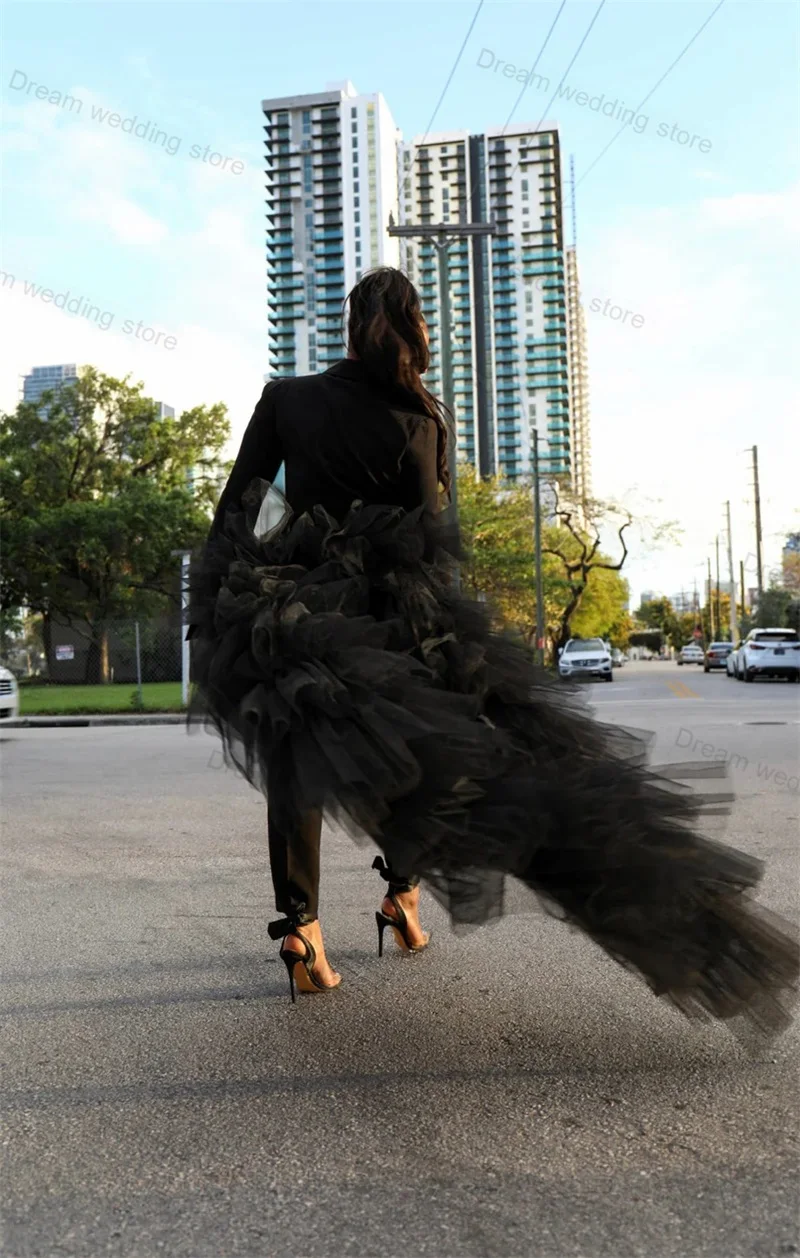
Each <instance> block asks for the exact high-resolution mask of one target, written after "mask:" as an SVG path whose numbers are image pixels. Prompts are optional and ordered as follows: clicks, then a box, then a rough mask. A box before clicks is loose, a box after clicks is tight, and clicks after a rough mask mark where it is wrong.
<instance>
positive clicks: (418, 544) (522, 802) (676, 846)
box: [191, 268, 798, 1030]
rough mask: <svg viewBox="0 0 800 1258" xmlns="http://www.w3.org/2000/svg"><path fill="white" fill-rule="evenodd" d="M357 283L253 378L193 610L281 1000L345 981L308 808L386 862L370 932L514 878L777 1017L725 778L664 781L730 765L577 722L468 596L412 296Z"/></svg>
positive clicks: (463, 913) (627, 958)
mask: <svg viewBox="0 0 800 1258" xmlns="http://www.w3.org/2000/svg"><path fill="white" fill-rule="evenodd" d="M349 302H350V314H349V325H348V333H349V352H348V358H347V360H346V361H344V362H341V363H338V364H337V365H336V366H334V367H332V368H330V369H329V370H328V371H326V372H325V373H323V374H322V375H320V376H312V377H304V378H300V379H292V380H277V381H272V382H271V383H270V384H268V385H267V387H266V388H265V390H264V393H263V395H262V398H261V401H260V402H259V404H258V406H257V408H256V411H255V414H254V415H253V418H252V420H251V422H250V425H249V427H248V429H247V432H246V434H245V437H244V440H243V442H242V447H241V450H240V453H239V457H238V458H237V460H236V464H235V466H234V469H233V472H232V474H231V477H230V480H229V481H228V484H227V486H226V488H225V491H224V493H223V495H222V498H221V500H220V503H219V507H218V510H217V513H216V516H215V520H214V524H213V526H212V530H211V535H210V538H209V541H208V544H207V546H206V549H205V552H204V556H203V559H202V562H201V563H200V564H199V565H198V569H197V572H196V576H195V579H194V598H193V607H192V611H191V620H192V624H193V629H192V634H193V638H194V643H195V651H194V667H195V676H196V680H197V700H196V711H197V712H198V713H200V714H202V715H205V716H207V717H210V719H211V721H212V722H213V723H214V725H215V726H216V728H217V729H218V730H219V732H220V733H221V735H222V737H223V740H224V743H225V747H226V749H227V752H228V754H229V756H230V758H231V759H232V760H233V762H234V763H235V764H236V765H237V766H238V767H239V768H240V769H241V770H242V772H243V773H244V774H245V775H246V776H247V778H248V779H249V781H250V782H251V783H253V784H254V785H256V786H258V787H259V788H260V789H262V790H264V791H265V792H266V793H267V794H268V799H269V846H270V861H271V867H272V876H273V881H274V885H275V896H276V902H277V907H278V910H279V912H281V913H283V914H284V915H285V916H284V919H283V920H282V921H281V922H277V923H273V924H272V925H271V926H270V928H269V930H270V934H271V936H272V937H273V938H276V939H277V938H280V939H282V940H283V943H282V947H281V955H282V957H283V959H284V961H285V963H286V967H287V971H288V974H289V981H290V990H291V994H292V999H294V987H295V982H297V985H298V986H299V987H300V988H301V990H307V991H323V990H327V989H329V988H332V987H334V986H336V985H337V984H338V982H339V976H338V975H337V974H336V973H335V972H334V971H333V970H332V969H331V967H330V965H329V963H328V961H327V958H326V956H325V951H324V946H323V941H322V934H321V929H320V925H319V920H318V889H319V844H320V825H321V817H322V814H323V812H325V813H328V814H329V815H332V816H335V817H337V818H338V819H339V820H341V821H343V822H344V823H346V824H348V825H349V826H350V828H351V829H352V830H353V831H354V832H355V834H356V835H360V836H367V837H368V838H369V839H370V840H372V841H373V842H374V843H376V844H377V845H378V846H379V847H380V848H381V850H382V852H383V856H384V857H385V858H386V862H384V860H383V859H382V858H381V857H378V858H377V859H376V861H375V866H376V867H377V868H378V869H379V870H380V872H381V874H382V876H383V877H384V878H386V879H387V881H388V889H387V896H386V898H385V899H384V900H383V903H382V906H381V909H380V910H379V911H378V913H377V914H376V917H377V923H378V931H379V947H380V946H382V942H383V932H384V929H385V928H387V927H389V928H391V929H392V930H393V931H394V933H395V936H396V938H397V940H398V942H399V943H400V944H401V945H402V946H403V947H405V948H407V949H409V950H411V951H419V950H421V949H422V948H424V947H425V946H426V944H427V942H428V937H427V935H426V934H425V933H424V932H423V931H422V929H421V926H420V923H419V917H418V895H419V889H418V884H419V881H420V879H422V880H423V881H424V882H425V884H426V885H427V886H428V887H429V888H430V889H431V890H432V891H433V893H434V894H435V895H436V896H437V897H438V898H439V899H440V900H441V901H442V903H444V904H445V905H446V907H447V908H448V909H449V912H450V915H451V918H452V920H453V921H454V922H456V923H472V924H477V923H481V922H485V921H486V920H488V919H489V918H490V917H492V916H496V915H497V914H498V913H499V912H500V911H501V910H502V904H503V887H504V884H505V882H506V880H507V876H508V875H512V876H513V877H515V878H516V879H517V880H519V881H520V882H522V883H523V884H524V885H525V886H527V887H528V888H530V889H531V890H532V891H534V892H536V893H537V895H538V896H539V897H540V898H541V899H542V900H543V901H544V902H545V904H546V905H548V906H549V907H551V908H553V909H554V910H555V911H557V912H558V913H559V915H561V916H562V917H564V918H566V919H567V920H568V921H569V922H571V923H573V924H575V925H577V926H580V927H581V928H582V929H583V930H584V931H586V932H587V933H588V934H589V935H590V936H591V937H592V938H593V939H594V940H595V941H596V942H597V943H599V944H600V945H601V946H602V947H603V948H604V949H605V950H606V951H607V952H608V953H609V954H610V955H611V956H613V957H614V958H615V959H616V960H618V961H619V962H621V963H622V964H623V965H625V966H627V967H628V968H631V969H634V970H636V971H637V972H638V973H639V974H640V975H641V976H642V977H643V978H644V979H645V980H646V981H647V982H648V983H649V985H650V986H651V987H652V988H653V990H654V991H655V992H657V993H658V994H661V995H664V996H665V997H666V998H668V999H669V1000H671V1001H672V1002H673V1003H674V1004H676V1005H677V1006H678V1007H679V1008H681V1009H682V1010H683V1011H684V1012H685V1013H687V1014H701V1013H708V1012H711V1013H712V1014H714V1015H716V1016H719V1017H725V1018H730V1017H733V1016H735V1015H737V1014H746V1015H748V1016H749V1018H750V1019H751V1020H752V1021H754V1022H756V1024H757V1025H759V1026H761V1027H762V1028H764V1029H769V1030H775V1029H778V1028H780V1027H781V1026H783V1025H785V1021H786V1012H785V1008H786V1001H785V999H784V995H785V993H787V992H788V991H789V990H790V989H791V988H792V987H793V985H794V983H795V981H796V977H797V970H798V957H797V949H796V945H795V943H794V940H793V938H792V936H791V933H790V932H789V930H788V928H787V927H786V926H785V925H784V924H782V923H776V922H772V921H770V919H768V917H767V915H766V914H765V913H764V912H763V910H759V909H757V908H756V906H754V905H753V904H752V903H751V902H750V901H749V900H748V899H747V894H746V893H747V892H748V890H749V889H750V888H751V887H753V886H754V885H755V884H756V883H757V882H758V880H759V878H760V872H761V871H760V867H759V864H758V862H757V861H755V860H753V859H752V858H751V857H749V856H747V855H745V854H743V853H741V852H737V851H735V850H733V849H730V848H725V847H722V846H720V845H718V844H715V843H712V842H711V841H709V840H708V839H706V838H704V837H702V836H701V835H700V834H698V833H696V832H695V830H694V829H693V828H692V826H693V823H694V822H695V821H696V820H697V819H698V817H699V816H700V815H701V814H702V813H703V812H704V811H710V812H714V811H717V812H718V811H720V808H721V801H722V799H723V797H722V796H719V795H718V796H716V797H711V798H710V799H708V800H703V799H701V798H700V797H699V796H697V795H694V796H691V795H689V794H687V793H686V792H685V791H684V790H683V789H682V788H680V787H678V785H677V778H678V777H680V776H681V774H682V775H683V776H686V777H693V776H697V775H698V772H702V773H704V774H705V775H707V776H716V775H718V774H719V773H722V772H724V769H723V768H722V767H721V766H718V765H707V766H703V767H701V766H698V765H690V766H687V765H684V766H672V767H671V771H670V772H671V776H668V774H667V770H666V769H665V768H662V771H661V773H660V774H656V773H654V772H653V771H652V770H649V769H647V768H646V766H645V747H644V743H643V742H642V740H641V739H640V738H637V737H636V736H634V735H632V734H631V733H630V732H626V731H623V730H621V729H615V728H612V727H605V726H601V725H600V724H598V723H597V722H595V721H593V720H592V719H591V718H590V717H589V716H588V715H587V714H586V713H585V712H584V711H583V710H582V708H581V706H579V702H578V700H577V698H575V697H573V696H567V697H565V695H564V692H563V689H559V688H558V684H557V683H555V682H552V681H551V680H550V678H549V677H548V675H546V674H544V673H543V672H541V671H540V670H538V669H537V668H536V667H535V665H534V663H533V661H532V658H531V656H530V653H529V652H528V651H527V650H526V649H525V648H524V646H523V645H522V644H520V643H519V642H517V641H516V639H515V638H514V637H513V636H512V635H510V634H508V633H506V632H498V631H495V629H494V627H493V624H492V618H491V612H490V611H489V610H488V609H487V607H486V606H485V605H484V604H476V603H473V602H471V601H470V600H469V599H467V598H465V597H463V596H462V595H461V594H459V592H458V587H457V582H456V581H455V580H454V577H455V575H456V572H457V567H456V558H457V554H458V542H457V532H456V528H455V523H454V521H453V519H452V516H451V513H450V512H449V511H444V512H439V506H440V495H441V494H443V493H446V492H447V490H448V486H449V478H448V470H447V458H446V451H447V429H446V424H445V421H444V417H443V413H442V409H441V408H440V406H439V405H438V404H437V402H436V401H435V400H434V399H433V398H432V396H431V395H430V394H429V393H428V392H427V390H426V389H425V388H424V386H423V384H422V380H421V376H422V374H423V373H424V371H425V370H426V369H427V366H428V361H429V358H428V345H427V330H426V327H425V323H424V320H423V318H422V314H421V309H420V304H419V299H418V297H417V294H416V292H415V290H414V288H413V286H412V285H411V283H410V282H409V281H408V280H407V279H406V278H405V276H403V275H402V273H401V272H399V271H395V270H392V269H390V268H381V269H379V270H377V271H373V272H371V273H369V274H368V275H366V276H365V277H364V278H363V279H362V280H361V282H360V283H359V284H358V285H357V286H356V288H355V289H354V290H353V292H352V293H351V295H350V299H349ZM282 463H283V464H285V470H286V499H287V502H288V507H286V508H285V510H282V509H281V508H282V507H283V504H282V503H280V504H279V509H278V514H277V518H275V516H274V507H275V500H276V497H277V496H276V495H275V491H274V490H270V488H269V482H270V481H271V480H272V479H273V478H274V477H275V475H276V474H277V472H278V469H279V467H280V466H281V464H282ZM271 510H272V511H273V518H272V519H270V511H271Z"/></svg>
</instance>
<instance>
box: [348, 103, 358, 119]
mask: <svg viewBox="0 0 800 1258" xmlns="http://www.w3.org/2000/svg"><path fill="white" fill-rule="evenodd" d="M357 114H358V105H352V106H351V108H350V117H351V118H355V117H356V115H357Z"/></svg>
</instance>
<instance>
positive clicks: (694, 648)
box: [678, 642, 706, 668]
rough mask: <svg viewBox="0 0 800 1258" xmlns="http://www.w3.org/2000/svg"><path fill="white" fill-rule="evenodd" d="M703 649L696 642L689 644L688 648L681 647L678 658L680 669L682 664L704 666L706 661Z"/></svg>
mask: <svg viewBox="0 0 800 1258" xmlns="http://www.w3.org/2000/svg"><path fill="white" fill-rule="evenodd" d="M705 658H706V657H705V655H704V654H703V648H702V647H700V646H698V645H697V643H696V642H688V643H687V644H686V646H682V647H681V653H680V655H679V656H678V667H679V668H680V666H681V664H702V663H703V662H704V661H705Z"/></svg>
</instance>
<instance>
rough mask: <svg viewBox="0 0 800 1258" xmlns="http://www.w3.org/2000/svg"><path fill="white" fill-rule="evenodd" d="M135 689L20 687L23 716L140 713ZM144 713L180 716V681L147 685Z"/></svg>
mask: <svg viewBox="0 0 800 1258" xmlns="http://www.w3.org/2000/svg"><path fill="white" fill-rule="evenodd" d="M136 695H137V691H136V686H128V685H117V684H116V683H115V684H114V685H111V686H20V689H19V711H20V716H65V715H74V716H88V715H91V714H93V713H96V712H131V713H132V712H137V711H139V708H138V707H136V706H134V705H135V702H136ZM142 697H143V699H144V710H145V711H147V712H180V711H182V705H181V683H180V682H179V681H156V682H145V684H144V685H143V686H142Z"/></svg>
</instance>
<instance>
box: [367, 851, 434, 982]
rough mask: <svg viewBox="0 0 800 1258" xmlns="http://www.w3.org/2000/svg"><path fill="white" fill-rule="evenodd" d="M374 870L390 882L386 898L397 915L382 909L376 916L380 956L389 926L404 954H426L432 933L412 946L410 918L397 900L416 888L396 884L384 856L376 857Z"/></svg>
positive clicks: (405, 883)
mask: <svg viewBox="0 0 800 1258" xmlns="http://www.w3.org/2000/svg"><path fill="white" fill-rule="evenodd" d="M372 868H373V869H377V870H378V873H379V874H380V876H381V878H383V880H384V882H388V884H389V887H388V890H387V892H386V898H387V899H388V900H391V903H392V908H393V909H394V911H395V913H396V914H397V917H390V916H389V914H388V913H384V912H383V911H382V910H381V909H378V911H377V912H376V914H375V921H376V922H377V925H378V956H379V957H382V956H383V932H384V931H385V930H386V927H387V926H390V927H391V928H392V930H393V931H394V937H395V939H396V940H397V943H398V946H399V947H400V948H402V949H403V951H404V952H414V953H416V952H424V951H425V949H426V948H427V946H428V944H429V943H430V941H431V933H428V935H427V938H426V939H425V942H424V943H422V944H412V943H411V940H410V939H409V925H408V918H407V917H406V913H405V909H404V908H403V906H402V904H400V902H399V901H398V899H397V895H398V893H399V894H402V893H403V892H404V891H413V889H414V888H413V887H412V885H411V883H409V882H395V881H394V880H393V879H392V876H391V874H390V872H389V868H388V866H387V865H386V863H385V861H384V859H383V857H382V856H376V857H375V859H374V861H373V862H372Z"/></svg>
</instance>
